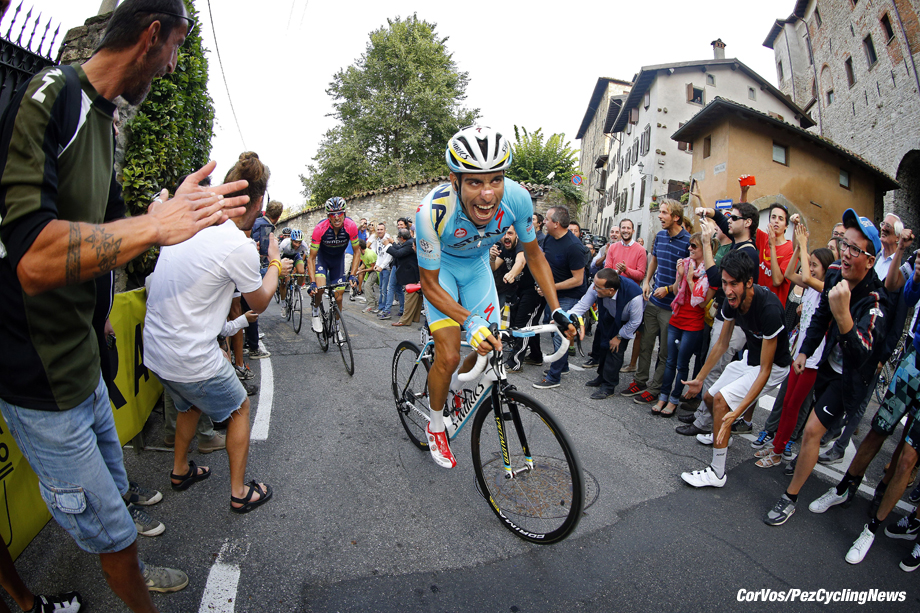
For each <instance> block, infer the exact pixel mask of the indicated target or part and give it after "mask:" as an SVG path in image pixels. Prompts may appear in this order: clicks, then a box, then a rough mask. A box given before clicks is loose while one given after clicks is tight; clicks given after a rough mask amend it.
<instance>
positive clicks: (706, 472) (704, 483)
mask: <svg viewBox="0 0 920 613" xmlns="http://www.w3.org/2000/svg"><path fill="white" fill-rule="evenodd" d="M680 478H681V479H683V480H684V481H686V482H687V483H688V484H690V485H692V486H693V487H722V486H724V485H725V481H726V480H727V479H726V476H725V475H722V477H721V478H720V477H717V476H716V471H714V470H713V469H712V466H707V467H706V468H704V469H703V470H694V471H693V472H692V473H683V474H681V476H680Z"/></svg>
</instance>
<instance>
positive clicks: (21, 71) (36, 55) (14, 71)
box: [0, 2, 61, 113]
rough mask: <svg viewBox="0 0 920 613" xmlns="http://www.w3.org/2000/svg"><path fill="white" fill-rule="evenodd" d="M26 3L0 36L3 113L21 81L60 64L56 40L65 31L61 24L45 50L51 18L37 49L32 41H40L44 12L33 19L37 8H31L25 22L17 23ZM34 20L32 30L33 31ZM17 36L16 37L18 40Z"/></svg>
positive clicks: (18, 8) (0, 96)
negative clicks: (55, 55) (54, 49)
mask: <svg viewBox="0 0 920 613" xmlns="http://www.w3.org/2000/svg"><path fill="white" fill-rule="evenodd" d="M22 4H23V3H22V2H20V3H19V6H18V7H16V12H15V13H14V14H13V18H12V20H11V21H10V26H9V28H8V29H7V31H6V34H5V35H4V36H0V113H2V112H3V110H4V109H6V107H7V105H8V104H9V103H10V100H11V99H12V98H13V94H14V93H15V92H16V90H17V89H18V88H19V86H20V85H22V84H23V83H25V82H26V81H28V80H29V79H31V78H32V75H34V74H36V73H37V72H39V71H41V70H42V69H44V68H46V67H48V66H53V65H55V64H57V62H55V61H54V60H52V59H51V49H52V47H54V42H55V41H56V40H57V36H58V33H60V31H61V26H60V24H58V27H57V29H56V30H55V31H54V35H53V36H52V37H51V42H50V43H49V44H48V47H47V49H45V51H44V53H42V47H44V45H45V40H46V39H47V37H48V31H49V30H50V29H51V18H49V19H48V21H47V22H46V23H45V28H44V31H43V32H42V35H41V40H40V41H37V46H36V48H35V50H34V51H33V50H32V45H33V44H35V42H36V41H35V38H36V34H37V33H38V32H39V31H40V30H41V20H42V16H41V14H39V15H38V16H37V17H36V18H35V20H34V21H32V11H33V10H34V9H29V12H28V13H27V14H26V16H25V18H24V19H23V20H22V23H21V25H20V24H17V20H18V18H19V12H20V11H21V10H22ZM30 22H31V31H29V26H30ZM17 29H18V30H19V34H18V35H16V33H15V32H14V30H17ZM26 31H29V34H28V35H26ZM14 36H15V37H16V38H15V40H14V38H13V37H14ZM26 36H28V40H26V41H25V42H23V38H25V37H26Z"/></svg>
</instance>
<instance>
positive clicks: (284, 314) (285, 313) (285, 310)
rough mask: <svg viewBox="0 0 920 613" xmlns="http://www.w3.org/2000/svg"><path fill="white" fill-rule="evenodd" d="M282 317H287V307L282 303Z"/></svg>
mask: <svg viewBox="0 0 920 613" xmlns="http://www.w3.org/2000/svg"><path fill="white" fill-rule="evenodd" d="M281 319H287V307H286V306H284V305H283V304H282V305H281Z"/></svg>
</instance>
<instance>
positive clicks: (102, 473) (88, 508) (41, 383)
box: [0, 0, 247, 612]
mask: <svg viewBox="0 0 920 613" xmlns="http://www.w3.org/2000/svg"><path fill="white" fill-rule="evenodd" d="M164 7H166V8H164ZM167 9H168V10H167ZM194 25H195V24H194V21H193V20H192V19H191V18H190V17H189V16H188V13H187V12H186V10H185V5H184V3H183V2H182V1H181V0H172V1H171V2H170V1H163V0H159V1H153V0H126V1H125V2H123V3H122V4H121V5H120V6H119V7H118V8H117V9H116V10H115V12H114V13H113V14H112V17H111V19H110V20H109V24H108V27H107V28H106V31H105V34H104V35H103V38H102V41H101V42H100V43H99V47H98V48H97V49H96V52H95V54H94V55H93V57H92V58H90V60H89V61H87V62H86V63H85V64H83V65H82V66H78V67H73V66H55V67H51V68H47V69H45V70H44V71H42V72H40V73H39V74H37V75H36V76H35V77H33V78H32V79H31V80H30V81H29V82H28V83H27V84H26V85H24V86H23V87H21V88H20V89H19V90H18V91H17V92H16V94H15V95H14V96H13V100H12V101H11V103H10V107H9V108H8V109H7V112H6V113H5V114H4V115H3V120H2V125H0V216H2V218H3V221H2V223H0V239H2V245H3V248H2V249H0V346H2V347H3V349H4V350H3V351H2V352H0V356H2V357H0V412H2V413H3V417H4V419H5V420H6V423H7V425H8V426H9V429H10V431H11V432H12V435H13V438H14V439H15V440H16V443H17V444H18V445H19V448H20V450H21V451H22V453H23V455H24V456H25V457H26V459H27V460H28V462H29V464H30V465H31V467H32V468H33V470H34V471H35V472H36V474H37V475H38V480H39V487H40V489H41V493H42V497H43V498H44V500H45V501H46V504H47V506H48V508H49V510H50V511H51V514H52V516H54V518H55V520H56V521H58V522H59V523H60V524H61V525H62V526H63V527H65V529H66V530H67V531H68V532H69V533H70V535H71V537H73V539H74V540H75V541H76V543H77V544H78V545H79V546H80V547H81V548H82V549H84V550H85V551H89V552H91V553H95V554H98V555H99V557H100V561H101V566H102V571H103V573H104V574H105V577H106V580H107V581H108V584H109V586H110V587H111V588H112V590H113V591H114V592H115V593H116V594H117V595H118V597H119V598H121V599H122V600H123V601H124V602H125V604H126V605H127V606H128V607H129V608H130V609H131V610H133V611H144V612H151V611H156V608H155V607H154V605H153V601H152V600H151V599H150V594H149V593H148V590H155V591H161V592H162V591H176V590H180V589H182V588H183V587H185V586H186V585H187V584H188V577H187V576H186V575H185V573H182V572H181V571H176V570H172V569H167V568H158V567H153V566H150V565H146V566H144V565H142V564H141V563H140V561H139V560H138V556H137V543H136V540H137V529H136V527H135V525H134V521H133V520H132V518H131V515H130V513H129V512H128V509H127V507H126V506H125V503H124V501H123V500H122V496H121V495H122V494H125V493H126V492H127V491H128V487H129V486H128V479H127V475H126V473H125V468H124V462H123V459H122V450H121V444H120V443H119V441H118V434H117V432H116V430H115V422H114V418H113V416H112V408H111V405H110V403H109V397H108V392H107V391H106V386H105V384H104V382H103V381H102V377H101V374H100V359H99V346H98V343H97V341H96V335H95V333H94V331H93V328H92V316H93V308H94V304H95V300H96V294H95V292H96V289H95V283H94V282H93V279H94V278H95V277H97V276H99V275H103V274H105V273H107V272H109V271H110V270H112V269H114V268H116V267H117V266H121V265H123V264H125V263H127V262H128V261H130V260H131V259H132V258H134V257H136V256H137V255H139V254H141V253H143V252H144V251H146V250H147V249H149V248H150V247H152V246H155V245H174V244H177V243H181V242H183V241H185V240H187V239H189V238H190V237H192V236H194V235H195V234H196V233H197V232H198V231H199V230H202V229H204V228H207V227H209V226H212V225H214V224H218V223H222V222H223V221H225V220H227V219H228V218H231V217H237V216H239V215H241V214H242V213H243V211H244V209H243V208H242V207H243V205H245V204H246V202H247V199H246V198H245V197H241V198H224V197H223V196H224V194H230V193H232V192H234V191H236V190H239V189H241V188H243V187H245V182H240V183H231V184H227V185H222V186H220V187H208V188H204V187H200V186H199V182H201V181H202V180H204V179H205V177H207V176H208V175H209V174H210V173H211V171H213V169H214V162H211V163H209V164H208V165H206V166H205V167H204V168H202V169H201V170H199V171H197V172H195V173H192V174H191V175H190V176H189V177H188V178H187V179H186V181H185V182H184V183H183V184H182V185H181V186H180V187H179V188H178V189H177V190H176V191H177V193H176V195H175V196H174V197H173V198H172V199H167V196H168V194H167V192H166V191H165V190H164V191H162V192H160V195H159V196H158V197H157V198H156V199H155V200H154V201H153V203H151V205H150V207H149V209H148V213H147V214H146V215H138V216H135V217H129V218H126V219H119V220H118V221H113V222H110V223H103V221H104V220H105V219H107V218H112V217H113V216H112V215H109V214H108V212H109V211H112V210H115V209H118V208H122V207H124V202H123V200H122V197H121V188H120V186H119V185H118V183H117V182H116V181H115V174H114V172H113V163H114V154H115V139H114V137H113V136H114V135H113V124H112V121H113V118H114V113H115V109H116V107H115V103H114V102H113V100H115V98H117V97H118V96H122V97H123V98H124V99H125V100H127V101H128V102H130V103H131V104H135V105H136V104H140V103H141V102H142V101H143V99H144V97H145V96H146V95H147V92H148V91H149V90H150V84H151V82H152V81H153V79H154V78H156V77H158V76H162V75H164V74H166V73H170V72H173V71H174V70H175V68H176V63H177V61H178V59H177V56H178V49H179V47H180V46H181V45H182V44H183V42H184V41H185V38H186V36H188V34H189V33H190V32H191V30H192V28H193V27H194ZM76 511H78V512H76Z"/></svg>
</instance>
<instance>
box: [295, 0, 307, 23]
mask: <svg viewBox="0 0 920 613" xmlns="http://www.w3.org/2000/svg"><path fill="white" fill-rule="evenodd" d="M308 6H310V0H307V1H306V2H305V3H304V5H303V14H301V15H300V25H299V26H297V28H298V29H299V28H302V27H303V19H304V17H306V16H307V7H308Z"/></svg>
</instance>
